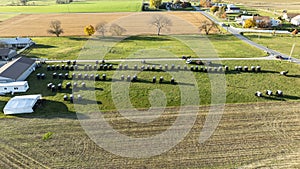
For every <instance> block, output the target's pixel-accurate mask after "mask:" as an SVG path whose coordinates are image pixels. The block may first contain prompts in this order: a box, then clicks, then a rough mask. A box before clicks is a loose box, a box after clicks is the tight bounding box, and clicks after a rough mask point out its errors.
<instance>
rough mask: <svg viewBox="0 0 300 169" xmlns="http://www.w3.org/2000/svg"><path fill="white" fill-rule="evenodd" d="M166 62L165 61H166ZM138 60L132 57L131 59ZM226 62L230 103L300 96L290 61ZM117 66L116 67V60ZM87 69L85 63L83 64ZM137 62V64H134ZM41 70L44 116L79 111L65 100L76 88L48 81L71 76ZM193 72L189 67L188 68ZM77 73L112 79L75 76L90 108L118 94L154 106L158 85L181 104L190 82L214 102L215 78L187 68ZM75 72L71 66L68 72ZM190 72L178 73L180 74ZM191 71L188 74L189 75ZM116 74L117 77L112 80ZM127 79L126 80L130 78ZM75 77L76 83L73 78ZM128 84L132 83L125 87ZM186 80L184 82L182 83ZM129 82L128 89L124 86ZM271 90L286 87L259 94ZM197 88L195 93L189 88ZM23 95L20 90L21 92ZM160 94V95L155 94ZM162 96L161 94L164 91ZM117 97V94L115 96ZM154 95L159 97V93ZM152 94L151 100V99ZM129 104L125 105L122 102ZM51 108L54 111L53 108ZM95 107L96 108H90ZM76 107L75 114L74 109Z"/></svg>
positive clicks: (36, 83)
mask: <svg viewBox="0 0 300 169" xmlns="http://www.w3.org/2000/svg"><path fill="white" fill-rule="evenodd" d="M165 63H166V62H165ZM132 64H133V63H132ZM134 64H137V65H139V67H140V66H141V65H142V64H141V63H138V62H135V63H134ZM149 64H150V65H154V64H156V65H157V68H158V65H159V64H163V65H164V63H161V62H151V63H149ZM175 64H176V65H181V67H182V68H183V65H184V64H185V63H184V61H180V62H179V61H177V62H176V63H175ZM222 64H223V66H224V65H228V66H229V68H230V71H229V72H227V73H226V75H225V77H226V86H225V88H226V103H247V102H269V101H297V100H299V99H300V97H299V96H300V89H299V87H298V86H300V78H299V74H300V71H299V66H298V65H296V64H293V63H289V62H280V61H224V62H223V63H222ZM257 65H259V66H261V67H262V72H261V73H255V72H237V71H234V70H233V69H234V67H235V66H248V67H249V68H250V66H257ZM115 67H117V66H116V65H115ZM80 68H81V69H83V65H81V66H80ZM130 68H132V67H130ZM284 70H289V74H288V76H281V75H280V74H279V72H280V71H284ZM37 72H40V73H41V72H44V73H46V79H45V80H37V79H36V77H35V73H33V74H32V75H31V76H30V77H29V78H28V81H29V86H30V89H29V91H28V92H27V93H26V94H37V93H40V94H42V96H43V98H44V99H45V100H46V102H45V103H44V104H43V105H42V106H41V107H40V108H38V109H37V112H38V113H39V116H42V117H47V116H58V117H60V116H72V114H73V113H72V112H75V111H76V110H77V109H76V110H75V109H74V106H73V104H71V103H70V102H69V101H64V100H63V96H64V95H65V94H66V95H68V96H69V95H70V94H71V93H72V90H71V89H70V90H66V89H63V90H62V91H61V92H51V90H49V89H47V84H48V83H50V82H51V83H53V84H55V85H57V84H58V83H62V85H63V88H65V85H66V83H67V82H70V81H71V80H64V79H53V78H52V73H53V72H54V71H46V65H44V66H43V67H42V68H39V69H37V70H36V73H37ZM55 72H57V73H63V74H64V73H66V72H68V71H67V70H58V71H55ZM188 72H189V71H188ZM77 73H82V74H83V75H84V74H85V73H87V74H89V75H90V74H99V75H100V76H102V74H104V73H105V74H106V75H107V78H108V81H97V82H95V83H94V82H93V81H88V80H74V81H73V82H77V83H78V85H79V86H80V84H81V82H85V83H86V85H87V89H88V90H84V89H82V88H81V89H80V90H79V91H75V92H74V99H77V95H78V94H80V95H81V96H82V97H83V99H84V100H83V102H82V105H81V106H83V107H85V108H90V107H92V105H94V104H95V103H96V101H97V102H98V106H99V109H101V110H103V111H108V110H115V109H116V107H115V102H114V101H115V99H114V98H117V97H120V99H121V100H122V99H123V101H125V100H127V101H128V100H130V102H131V104H132V105H133V107H135V108H149V107H151V102H150V100H151V97H152V99H153V96H151V92H153V91H155V90H160V91H161V92H162V93H164V95H165V98H166V99H163V101H165V100H166V105H167V106H171V107H176V106H179V105H180V104H181V95H180V89H179V87H182V86H183V87H191V86H195V85H197V86H198V88H197V91H198V92H199V96H200V99H201V101H200V104H201V105H208V104H210V103H211V89H212V88H211V82H212V81H211V80H212V79H211V78H210V76H208V74H207V73H201V72H194V73H192V74H188V73H185V72H184V71H179V72H176V71H175V72H173V73H172V72H159V71H154V72H153V71H143V72H136V71H133V70H127V71H125V70H124V71H118V72H115V71H97V72H95V71H89V72H87V71H80V72H77ZM69 74H72V72H69ZM121 74H123V75H125V77H127V75H131V77H132V76H133V75H134V74H137V75H138V79H139V82H135V83H134V82H132V83H129V82H118V80H119V79H120V77H121ZM182 75H184V77H186V78H179V76H181V77H182ZM154 76H156V77H157V80H158V79H159V77H161V76H163V77H164V79H165V80H164V83H163V84H159V83H158V81H157V82H156V83H155V84H153V83H152V77H154ZM187 76H188V77H187ZM171 77H175V80H176V81H177V82H178V83H179V85H172V84H170V79H171ZM193 78H194V79H196V83H193V82H192V81H191V80H192V79H193ZM112 79H113V81H114V82H111V80H112ZM125 81H126V80H125ZM73 82H72V83H73ZM126 85H128V87H126ZM180 85H182V86H180ZM123 88H124V90H123ZM118 90H121V91H122V92H125V91H128V94H129V99H128V98H127V99H126V98H125V97H124V96H126V94H122V92H121V93H118ZM266 90H272V91H273V92H276V90H282V91H283V92H284V97H282V98H280V97H275V96H272V97H268V96H267V97H262V98H258V97H255V96H254V93H255V92H256V91H261V92H263V93H264V92H265V91H266ZM190 94H192V93H190ZM17 95H19V94H17ZM92 96H95V97H96V100H94V102H93V100H92V99H91V98H93V97H92ZM154 96H155V95H154ZM159 96H161V95H160V94H159ZM10 97H11V96H10V95H7V96H5V97H1V102H0V109H1V110H2V109H3V107H4V105H5V103H6V101H8V100H9V98H10ZM113 97H114V98H113ZM123 97H124V98H123ZM154 98H155V97H154ZM149 99H150V100H149ZM123 101H122V102H118V103H119V105H120V106H121V107H122V106H124V107H126V106H127V102H123ZM122 104H124V105H122ZM49 110H51V112H49ZM91 111H93V110H91ZM70 112H71V114H69V113H70Z"/></svg>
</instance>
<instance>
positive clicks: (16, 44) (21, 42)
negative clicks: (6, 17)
mask: <svg viewBox="0 0 300 169" xmlns="http://www.w3.org/2000/svg"><path fill="white" fill-rule="evenodd" d="M0 43H1V44H4V46H5V47H7V48H17V49H21V48H25V47H30V46H32V45H34V44H35V43H34V42H33V41H32V39H31V38H19V37H16V38H1V39H0Z"/></svg>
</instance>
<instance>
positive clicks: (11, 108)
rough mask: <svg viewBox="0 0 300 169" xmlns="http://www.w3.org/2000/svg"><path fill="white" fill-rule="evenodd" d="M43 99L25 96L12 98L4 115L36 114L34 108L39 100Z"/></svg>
mask: <svg viewBox="0 0 300 169" xmlns="http://www.w3.org/2000/svg"><path fill="white" fill-rule="evenodd" d="M40 99H42V95H40V94H38V95H24V96H15V97H13V98H11V99H10V100H9V101H8V102H7V104H6V105H5V107H4V109H3V112H4V114H7V115H11V114H23V113H32V112H34V106H35V104H36V103H37V102H38V100H40Z"/></svg>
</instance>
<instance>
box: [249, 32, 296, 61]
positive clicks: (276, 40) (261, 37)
mask: <svg viewBox="0 0 300 169" xmlns="http://www.w3.org/2000/svg"><path fill="white" fill-rule="evenodd" d="M244 35H245V36H246V37H247V38H249V39H251V40H252V41H254V42H256V43H258V44H261V45H264V46H267V47H268V48H270V49H273V50H276V51H278V52H281V53H284V54H286V55H290V52H291V49H292V46H293V44H296V46H295V48H294V51H293V54H292V57H295V58H298V59H300V46H299V45H298V44H300V38H299V35H297V36H295V37H293V36H291V35H280V34H277V35H276V36H272V35H271V34H251V33H245V34H244Z"/></svg>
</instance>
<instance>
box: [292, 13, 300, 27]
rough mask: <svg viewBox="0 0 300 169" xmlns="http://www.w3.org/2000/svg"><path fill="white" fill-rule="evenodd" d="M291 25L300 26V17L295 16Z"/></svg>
mask: <svg viewBox="0 0 300 169" xmlns="http://www.w3.org/2000/svg"><path fill="white" fill-rule="evenodd" d="M291 24H293V25H296V26H300V15H297V16H295V17H294V18H292V19H291Z"/></svg>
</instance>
